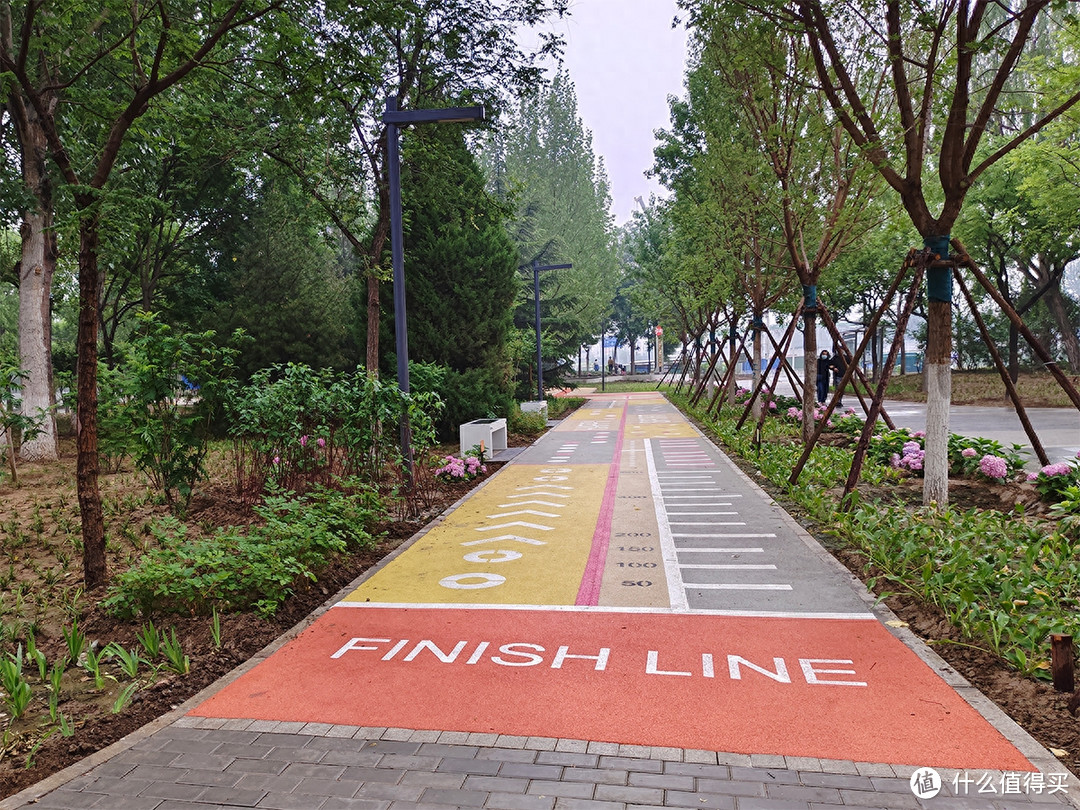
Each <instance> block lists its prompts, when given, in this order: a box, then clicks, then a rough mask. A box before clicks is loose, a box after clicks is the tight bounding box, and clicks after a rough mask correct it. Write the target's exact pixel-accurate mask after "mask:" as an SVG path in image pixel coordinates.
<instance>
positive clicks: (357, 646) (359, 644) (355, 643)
mask: <svg viewBox="0 0 1080 810" xmlns="http://www.w3.org/2000/svg"><path fill="white" fill-rule="evenodd" d="M365 642H366V643H367V644H389V643H390V639H388V638H350V639H349V641H348V642H347V643H346V644H345V646H344V647H342V648H341V649H340V650H338V651H337V652H336V653H334V654H333V655H331V656H330V657H331V658H341V656H343V655H344V654H345V653H347V652H349V651H350V650H377V649H379V648H378V647H366V646H364V644H365Z"/></svg>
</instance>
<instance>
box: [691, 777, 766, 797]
mask: <svg viewBox="0 0 1080 810" xmlns="http://www.w3.org/2000/svg"><path fill="white" fill-rule="evenodd" d="M697 789H698V791H699V792H701V793H719V794H721V795H723V796H764V795H765V785H764V784H763V783H761V782H736V781H734V780H733V779H698V780H697Z"/></svg>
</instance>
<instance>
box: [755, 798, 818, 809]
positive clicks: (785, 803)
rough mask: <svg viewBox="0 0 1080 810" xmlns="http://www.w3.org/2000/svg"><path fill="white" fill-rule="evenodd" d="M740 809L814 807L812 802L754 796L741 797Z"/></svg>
mask: <svg viewBox="0 0 1080 810" xmlns="http://www.w3.org/2000/svg"><path fill="white" fill-rule="evenodd" d="M739 810H813V808H811V807H810V802H799V801H792V800H789V799H759V798H757V797H753V798H747V799H740V800H739Z"/></svg>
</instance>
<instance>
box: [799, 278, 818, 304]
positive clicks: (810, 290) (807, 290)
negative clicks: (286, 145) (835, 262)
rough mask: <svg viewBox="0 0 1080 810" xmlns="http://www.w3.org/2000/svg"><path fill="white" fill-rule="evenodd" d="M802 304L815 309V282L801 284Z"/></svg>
mask: <svg viewBox="0 0 1080 810" xmlns="http://www.w3.org/2000/svg"><path fill="white" fill-rule="evenodd" d="M802 294H803V306H805V307H806V309H808V310H814V309H817V284H803V287H802Z"/></svg>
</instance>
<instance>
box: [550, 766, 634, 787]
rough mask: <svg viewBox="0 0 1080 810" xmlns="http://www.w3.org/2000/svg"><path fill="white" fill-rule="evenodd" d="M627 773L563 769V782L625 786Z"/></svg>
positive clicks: (589, 769) (602, 769)
mask: <svg viewBox="0 0 1080 810" xmlns="http://www.w3.org/2000/svg"><path fill="white" fill-rule="evenodd" d="M628 776H629V771H622V770H615V769H612V768H563V774H562V780H563V781H564V782H592V783H593V784H597V785H625V784H626V782H627V778H628Z"/></svg>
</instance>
